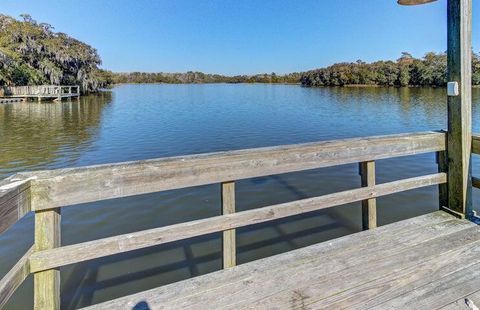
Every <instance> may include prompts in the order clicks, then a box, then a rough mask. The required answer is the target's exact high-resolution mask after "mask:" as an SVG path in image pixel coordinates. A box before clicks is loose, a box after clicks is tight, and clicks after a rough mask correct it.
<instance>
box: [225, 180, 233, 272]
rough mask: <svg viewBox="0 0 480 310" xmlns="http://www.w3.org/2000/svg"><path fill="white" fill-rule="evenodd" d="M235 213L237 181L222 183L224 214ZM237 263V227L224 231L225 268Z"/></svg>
mask: <svg viewBox="0 0 480 310" xmlns="http://www.w3.org/2000/svg"><path fill="white" fill-rule="evenodd" d="M232 213H235V182H233V181H231V182H224V183H222V215H225V214H232ZM235 265H236V240H235V229H230V230H226V231H224V232H223V268H230V267H233V266H235Z"/></svg>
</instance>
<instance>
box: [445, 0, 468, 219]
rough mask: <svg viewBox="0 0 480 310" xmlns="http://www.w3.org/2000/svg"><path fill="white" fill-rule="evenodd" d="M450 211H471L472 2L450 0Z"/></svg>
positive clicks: (461, 213)
mask: <svg viewBox="0 0 480 310" xmlns="http://www.w3.org/2000/svg"><path fill="white" fill-rule="evenodd" d="M447 32H448V56H447V58H448V65H447V67H448V70H447V71H448V73H447V80H448V82H449V92H448V133H447V156H448V177H447V179H448V184H447V187H448V209H449V210H450V211H452V212H453V213H455V214H458V215H460V216H462V217H463V216H468V215H469V214H470V212H471V203H472V198H471V195H472V194H471V167H470V158H471V143H472V113H471V110H472V83H471V82H472V81H471V78H472V0H448V31H447Z"/></svg>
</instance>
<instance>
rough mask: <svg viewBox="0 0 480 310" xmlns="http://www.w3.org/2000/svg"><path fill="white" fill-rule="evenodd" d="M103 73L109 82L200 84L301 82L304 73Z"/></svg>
mask: <svg viewBox="0 0 480 310" xmlns="http://www.w3.org/2000/svg"><path fill="white" fill-rule="evenodd" d="M101 74H103V76H104V80H106V81H107V83H108V84H124V83H168V84H200V83H300V78H301V77H302V73H298V72H297V73H290V74H286V75H277V74H275V73H273V72H272V73H265V74H256V75H236V76H225V75H220V74H208V73H202V72H193V71H189V72H186V73H164V72H157V73H147V72H130V73H115V72H111V71H103V72H102V73H101Z"/></svg>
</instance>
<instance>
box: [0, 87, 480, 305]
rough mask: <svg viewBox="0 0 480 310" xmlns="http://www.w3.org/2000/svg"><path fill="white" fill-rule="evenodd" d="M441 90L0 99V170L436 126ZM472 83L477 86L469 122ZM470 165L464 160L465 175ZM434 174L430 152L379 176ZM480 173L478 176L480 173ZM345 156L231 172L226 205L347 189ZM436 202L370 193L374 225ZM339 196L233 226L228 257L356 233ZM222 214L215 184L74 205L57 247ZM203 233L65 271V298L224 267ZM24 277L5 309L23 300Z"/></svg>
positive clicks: (385, 164) (2, 257)
mask: <svg viewBox="0 0 480 310" xmlns="http://www.w3.org/2000/svg"><path fill="white" fill-rule="evenodd" d="M444 92H445V91H444V90H443V89H434V88H429V89H420V88H412V89H410V88H405V89H397V88H316V89H309V88H301V87H298V86H291V85H288V86H287V85H276V86H275V85H123V86H119V87H117V88H115V89H114V90H113V93H103V94H102V95H100V96H90V97H83V98H81V101H80V102H79V103H77V102H76V101H72V102H64V103H61V104H60V103H51V104H41V105H38V104H34V103H30V104H23V103H22V104H14V105H5V106H0V119H1V120H2V123H1V125H0V128H1V132H0V139H1V142H2V143H1V146H0V150H1V154H2V157H1V158H0V174H3V176H6V175H9V174H12V173H14V172H16V171H23V170H32V169H45V168H55V167H71V166H82V165H90V164H98V163H108V162H120V161H126V160H136V159H145V158H155V157H163V156H172V155H179V154H192V153H202V152H211V151H218V150H231V149H241V148H249V147H260V146H267V145H279V144H290V143H299V142H308V141H318V140H327V139H335V138H344V137H354V136H367V135H379V134H390V133H399V132H412V131H422V130H437V129H443V128H446V97H445V94H444ZM479 95H480V92H479V91H478V90H474V101H475V104H474V114H473V115H474V126H475V128H477V129H478V122H476V119H478V116H479V112H478V108H477V107H478V101H479V99H480V96H479ZM477 170H478V165H475V166H474V171H477ZM435 171H436V166H435V159H434V155H433V154H426V155H420V156H414V157H405V158H397V159H390V160H382V161H379V162H378V166H377V173H378V175H377V179H378V182H379V183H381V182H387V181H391V180H395V179H400V178H406V177H412V176H418V175H421V174H426V173H433V172H435ZM477 172H478V173H480V171H477ZM359 184H360V178H359V176H358V167H357V166H356V165H344V166H339V167H331V168H324V169H317V170H310V171H305V172H301V173H290V174H283V175H275V176H266V177H262V178H256V179H249V180H242V181H239V182H238V183H237V187H236V197H237V209H238V210H240V211H241V210H248V209H252V208H258V207H262V206H267V205H271V204H276V203H281V202H286V201H292V200H297V199H301V198H306V197H312V196H318V195H323V194H327V193H331V192H335V191H340V190H346V189H350V188H354V187H358V186H359ZM436 209H437V189H436V188H435V187H432V188H424V189H418V190H414V191H411V192H408V193H400V194H395V195H392V196H388V197H383V198H381V199H378V216H379V224H381V225H383V224H386V223H390V222H393V221H398V220H401V219H405V218H408V217H412V216H416V215H420V214H424V213H427V212H431V211H433V210H436ZM360 211H361V208H360V204H349V205H347V206H341V207H336V208H332V209H328V210H322V211H319V212H313V213H309V214H303V215H300V216H296V217H292V218H288V219H282V220H278V221H275V222H273V223H264V224H259V225H255V226H252V227H246V228H242V229H238V230H237V238H238V239H237V240H238V241H237V246H238V259H237V261H238V262H239V263H244V262H248V261H251V260H253V259H258V258H261V257H265V256H270V255H273V254H277V253H281V252H285V251H288V250H292V249H295V248H299V247H303V246H307V245H310V244H313V243H317V242H321V241H324V240H329V239H332V238H336V237H339V236H342V235H346V234H349V233H352V232H356V231H359V230H360V229H361V213H360ZM218 214H220V187H219V185H209V186H201V187H196V188H189V189H180V190H174V191H168V192H162V193H153V194H148V195H140V196H135V197H127V198H122V199H114V200H108V201H102V202H96V203H89V204H83V205H78V206H71V207H68V208H64V209H63V211H62V244H64V245H67V244H73V243H77V242H82V241H87V240H93V239H96V238H101V237H107V236H112V235H116V234H121V233H128V232H133V231H138V230H143V229H148V228H154V227H160V226H165V225H170V224H174V223H179V222H184V221H190V220H194V219H199V218H205V217H210V216H215V215H218ZM32 227H33V221H32V217H31V216H29V217H26V218H25V219H23V220H21V221H20V222H19V223H17V224H16V225H14V226H13V227H12V228H11V229H10V230H8V231H7V233H5V234H3V235H1V236H0V249H2V250H1V252H0V253H1V254H0V275H3V274H5V272H6V271H7V270H8V269H10V267H11V266H12V265H13V264H14V263H15V260H16V259H17V258H18V257H20V256H21V253H22V252H24V251H25V250H26V249H27V248H28V247H29V245H30V244H31V243H32ZM220 244H221V240H220V235H219V234H211V235H208V236H202V237H199V238H194V239H189V240H183V241H179V242H175V243H172V244H167V245H164V246H158V247H153V248H148V249H142V250H138V251H133V252H130V253H124V254H121V255H115V256H111V257H106V258H102V259H97V260H94V261H90V262H85V263H81V264H76V265H73V266H67V267H65V268H62V270H61V271H62V307H63V308H65V309H75V308H79V307H82V306H86V305H90V304H93V303H98V302H101V301H104V300H108V299H112V298H115V297H119V296H122V295H126V294H132V293H135V292H138V291H141V290H146V289H149V288H153V287H156V286H159V285H162V284H167V283H171V282H174V281H178V280H181V279H185V278H189V277H191V276H197V275H201V274H204V273H207V272H211V271H214V270H218V269H219V268H220V267H221V253H220V248H221V247H220ZM31 296H32V281H31V279H29V280H28V281H27V282H26V283H25V284H24V285H23V286H22V288H21V289H20V290H19V291H18V293H17V294H16V295H15V296H14V298H13V299H12V301H11V303H10V304H9V305H8V306H7V309H24V308H31V306H32V304H31V301H32V299H31Z"/></svg>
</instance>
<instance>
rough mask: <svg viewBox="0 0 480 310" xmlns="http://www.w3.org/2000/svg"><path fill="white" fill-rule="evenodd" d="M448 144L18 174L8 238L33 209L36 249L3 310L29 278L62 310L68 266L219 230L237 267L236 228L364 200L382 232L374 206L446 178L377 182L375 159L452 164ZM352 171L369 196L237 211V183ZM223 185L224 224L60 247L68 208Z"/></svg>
mask: <svg viewBox="0 0 480 310" xmlns="http://www.w3.org/2000/svg"><path fill="white" fill-rule="evenodd" d="M445 145H446V134H445V133H443V132H424V133H411V134H401V135H390V136H378V137H369V138H355V139H345V140H336V141H325V142H318V143H308V144H298V145H289V146H279V147H267V148H258V149H250V150H239V151H231V152H219V153H211V154H201V155H191V156H180V157H172V158H162V159H154V160H146V161H136V162H128V163H120V164H112V165H100V166H91V167H83V168H73V169H60V170H51V171H39V172H32V173H20V174H17V175H14V176H12V177H10V178H8V179H6V180H3V181H1V182H0V233H1V232H3V231H5V230H7V229H8V228H9V227H10V226H11V225H13V224H14V223H15V222H16V221H17V220H18V219H20V218H22V217H23V216H24V215H25V214H27V213H28V212H30V211H33V212H34V213H35V241H34V246H33V247H32V249H31V250H29V251H28V252H27V253H26V254H25V255H24V256H23V257H22V258H21V259H20V260H19V261H18V263H17V264H16V265H15V266H14V267H13V268H12V270H11V271H10V272H9V273H8V274H7V275H6V276H5V277H4V278H3V279H2V280H0V307H1V306H3V305H4V304H5V303H6V302H7V300H8V299H9V297H10V296H11V295H12V294H13V292H14V291H15V289H16V288H18V286H20V284H21V283H22V282H23V280H25V278H26V277H27V276H28V275H29V274H32V273H33V275H34V305H35V308H36V309H58V308H59V307H60V306H59V305H60V273H59V272H60V271H59V268H60V267H61V266H65V265H69V264H74V263H78V262H82V261H86V260H91V259H95V258H100V257H104V256H108V255H114V254H118V253H123V252H127V251H132V250H136V249H141V248H146V247H151V246H155V245H160V244H165V243H169V242H172V241H176V240H181V239H187V238H191V237H195V236H199V235H204V234H209V233H214V232H223V237H224V238H223V265H224V268H228V267H231V266H234V265H235V264H236V262H235V257H236V253H235V249H236V246H235V229H236V228H238V227H243V226H247V225H253V224H257V223H262V222H267V221H272V220H275V219H279V218H284V217H288V216H293V215H297V214H301V213H306V212H311V211H316V210H320V209H325V208H330V207H333V206H338V205H343V204H346V203H352V202H358V201H363V203H362V205H363V218H364V219H363V226H364V228H373V227H375V226H376V203H375V198H377V197H380V196H384V195H389V194H393V193H398V192H402V191H407V190H411V189H415V188H419V187H424V186H431V185H439V184H444V183H445V182H446V180H447V175H446V173H444V172H443V171H442V168H439V169H440V172H439V173H435V174H430V175H424V176H419V177H414V178H408V179H402V180H397V181H393V182H388V183H383V184H376V183H375V160H379V159H386V158H393V157H400V156H407V155H415V154H422V153H429V152H437V153H438V154H440V156H439V158H442V157H443V158H444V157H445V156H444V155H442V154H443V153H444V151H445V148H446V146H445ZM352 163H360V173H361V176H362V177H361V186H362V187H360V188H356V189H351V190H347V191H342V192H337V193H333V194H328V195H324V196H319V197H313V198H308V199H302V200H298V201H293V202H287V203H282V204H277V205H272V206H267V207H262V208H258V209H254V210H248V211H242V212H235V183H234V182H235V180H240V179H246V178H254V177H260V176H267V175H273V174H281V173H288V172H295V171H301V170H308V169H316V168H322V167H329V166H336V165H343V164H352ZM215 183H219V184H221V195H222V215H220V216H215V217H211V218H206V219H200V220H195V221H191V222H186V223H180V224H175V225H170V226H166V227H160V228H154V229H149V230H144V231H138V232H134V233H129V234H124V235H118V236H114V237H108V238H103V239H99V240H94V241H89V242H82V243H78V244H73V245H68V246H61V242H60V221H61V212H60V210H61V208H62V207H66V206H69V205H75V204H80V203H87V202H93V201H99V200H105V199H111V198H119V197H127V196H131V195H139V194H146V193H152V192H158V191H166V190H172V189H179V188H185V187H193V186H198V185H206V184H215Z"/></svg>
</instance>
